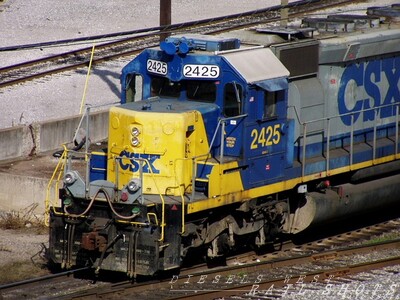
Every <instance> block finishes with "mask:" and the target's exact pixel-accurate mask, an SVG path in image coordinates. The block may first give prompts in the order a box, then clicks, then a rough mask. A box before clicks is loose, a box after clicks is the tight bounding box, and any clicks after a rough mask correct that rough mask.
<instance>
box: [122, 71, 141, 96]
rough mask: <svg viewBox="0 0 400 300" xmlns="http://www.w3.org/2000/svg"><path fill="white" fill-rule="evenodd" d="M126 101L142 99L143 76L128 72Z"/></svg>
mask: <svg viewBox="0 0 400 300" xmlns="http://www.w3.org/2000/svg"><path fill="white" fill-rule="evenodd" d="M125 86H126V102H134V101H139V100H142V97H143V95H142V91H143V89H142V87H143V77H142V76H141V75H139V74H128V75H127V76H126V84H125Z"/></svg>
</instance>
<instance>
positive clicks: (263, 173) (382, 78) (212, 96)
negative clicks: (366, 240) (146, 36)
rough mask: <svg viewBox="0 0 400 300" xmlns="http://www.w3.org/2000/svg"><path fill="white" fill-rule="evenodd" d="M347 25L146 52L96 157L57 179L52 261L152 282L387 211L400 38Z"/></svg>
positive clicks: (136, 62) (125, 74) (312, 24)
mask: <svg viewBox="0 0 400 300" xmlns="http://www.w3.org/2000/svg"><path fill="white" fill-rule="evenodd" d="M353 18H355V20H352V21H349V20H348V19H347V20H346V22H343V21H342V22H339V21H337V20H335V21H333V20H332V19H326V20H325V21H323V20H320V19H318V20H317V21H316V20H313V19H309V20H305V22H306V23H304V24H305V25H303V26H302V27H299V28H259V29H257V30H240V31H237V32H233V33H231V34H230V35H229V36H225V37H219V36H206V35H185V36H171V37H169V38H167V39H166V41H165V42H162V43H161V44H160V47H156V48H150V49H147V50H145V51H143V52H142V53H141V54H140V55H138V56H137V57H136V58H135V59H133V60H132V61H131V62H130V63H128V64H127V65H126V66H125V67H124V68H123V70H122V76H121V85H122V88H121V104H120V105H118V106H115V107H112V108H111V109H110V111H109V137H108V145H107V149H104V151H97V152H91V153H85V155H87V157H88V160H89V163H88V164H87V166H88V168H87V170H83V171H79V170H78V169H74V168H72V167H70V166H68V165H67V167H66V169H65V174H64V179H63V181H64V183H63V187H61V189H60V199H61V207H56V206H54V207H51V209H50V249H49V250H50V257H51V259H52V260H53V261H54V262H56V263H61V264H62V265H63V266H66V267H71V266H74V265H78V266H79V265H88V264H90V265H93V267H95V268H97V269H106V270H113V271H120V272H126V273H127V274H128V275H129V276H136V275H153V274H155V273H156V272H159V271H165V270H170V269H173V268H179V267H180V265H181V263H182V260H183V259H184V258H185V257H186V256H187V255H190V253H191V251H192V250H195V249H196V250H200V251H204V255H206V256H207V257H209V258H215V257H219V256H222V255H225V254H226V253H227V252H229V251H230V250H231V249H236V248H238V247H239V245H251V246H254V247H262V246H265V245H267V244H268V243H271V242H273V241H274V240H275V238H276V237H277V235H278V234H279V233H290V234H296V233H298V232H301V231H303V230H305V229H306V228H309V227H311V226H316V225H318V224H321V223H324V222H329V221H331V220H339V219H341V218H348V217H351V216H353V215H355V214H359V213H362V212H368V211H372V210H374V209H378V208H380V207H383V206H390V205H391V204H395V203H396V201H397V197H396V195H398V194H399V193H400V184H399V183H400V175H398V171H399V169H400V162H399V158H400V153H399V149H398V148H399V106H400V91H399V90H400V88H399V84H400V83H399V79H400V29H398V28H397V27H396V26H395V25H394V24H391V26H390V28H388V26H387V25H385V24H380V22H379V18H378V20H376V19H374V18H369V19H368V22H358V21H357V20H359V19H361V20H365V19H364V18H358V19H357V17H353ZM374 20H375V21H376V22H377V24H375V26H374V27H373V28H372V26H371V24H372V23H371V22H374ZM323 22H325V23H323ZM344 23H345V27H343V28H342V27H340V26H342V25H343V24H344ZM359 26H362V27H361V28H359ZM316 28H323V32H319V33H318V32H317V31H316ZM332 28H333V29H332ZM338 28H340V29H339V30H338ZM331 29H332V30H331ZM66 155H67V156H65V158H68V156H72V155H74V153H72V152H69V153H66Z"/></svg>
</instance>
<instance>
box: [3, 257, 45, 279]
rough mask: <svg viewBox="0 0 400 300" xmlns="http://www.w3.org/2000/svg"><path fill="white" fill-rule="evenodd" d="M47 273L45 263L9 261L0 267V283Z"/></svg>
mask: <svg viewBox="0 0 400 300" xmlns="http://www.w3.org/2000/svg"><path fill="white" fill-rule="evenodd" d="M10 270H12V272H10ZM48 274H49V270H48V268H47V266H46V264H28V263H26V261H17V262H11V263H9V264H7V265H4V266H2V267H1V268H0V284H6V283H11V282H17V281H22V280H26V279H31V278H35V277H40V276H44V275H48Z"/></svg>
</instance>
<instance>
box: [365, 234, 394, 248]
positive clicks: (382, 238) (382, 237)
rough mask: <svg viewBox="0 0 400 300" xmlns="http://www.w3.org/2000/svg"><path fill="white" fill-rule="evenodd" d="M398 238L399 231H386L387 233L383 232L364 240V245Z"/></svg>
mask: <svg viewBox="0 0 400 300" xmlns="http://www.w3.org/2000/svg"><path fill="white" fill-rule="evenodd" d="M399 238H400V232H388V233H384V234H382V235H378V236H375V237H372V238H371V239H369V240H367V241H365V243H364V244H366V245H371V244H378V243H383V242H388V241H392V240H396V239H399Z"/></svg>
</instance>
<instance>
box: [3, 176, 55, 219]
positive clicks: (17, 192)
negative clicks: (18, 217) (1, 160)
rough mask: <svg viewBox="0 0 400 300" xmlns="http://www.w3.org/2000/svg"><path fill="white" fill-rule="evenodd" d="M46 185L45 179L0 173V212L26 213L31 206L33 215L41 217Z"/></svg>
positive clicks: (52, 194) (46, 180)
mask: <svg viewBox="0 0 400 300" xmlns="http://www.w3.org/2000/svg"><path fill="white" fill-rule="evenodd" d="M48 183H49V179H46V178H36V177H26V176H21V175H12V174H8V173H1V172H0V211H21V212H26V211H27V210H28V209H29V208H31V207H32V206H33V208H34V213H35V214H37V215H39V216H40V215H43V214H44V203H45V199H46V192H47V185H48ZM51 196H53V197H52V198H53V199H54V189H53V190H52V193H51Z"/></svg>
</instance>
